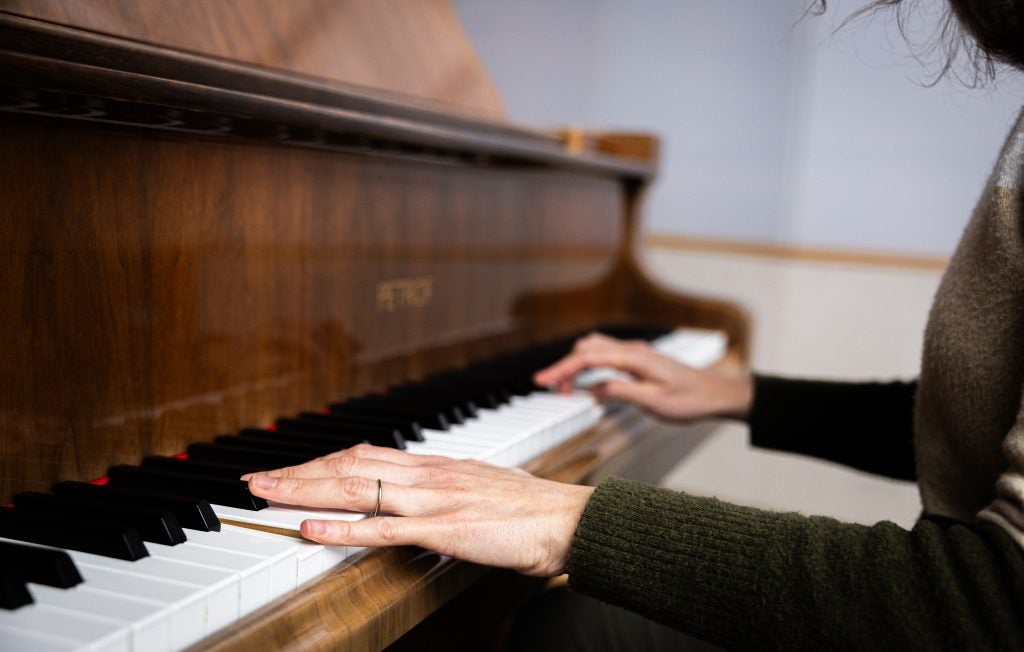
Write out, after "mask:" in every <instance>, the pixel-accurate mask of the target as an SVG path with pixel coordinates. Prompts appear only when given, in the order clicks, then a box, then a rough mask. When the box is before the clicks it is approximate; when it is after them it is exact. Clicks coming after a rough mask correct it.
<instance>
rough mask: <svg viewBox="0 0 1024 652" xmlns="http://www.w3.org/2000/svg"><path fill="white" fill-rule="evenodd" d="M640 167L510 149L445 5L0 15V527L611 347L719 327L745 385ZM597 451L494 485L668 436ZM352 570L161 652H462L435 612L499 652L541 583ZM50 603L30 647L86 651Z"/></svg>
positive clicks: (141, 8) (67, 9) (560, 473)
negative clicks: (300, 420) (570, 352)
mask: <svg viewBox="0 0 1024 652" xmlns="http://www.w3.org/2000/svg"><path fill="white" fill-rule="evenodd" d="M656 149H657V147H656V141H655V140H654V139H653V138H651V137H649V136H642V135H625V134H608V133H585V132H581V131H578V130H577V131H570V132H564V133H553V132H544V131H539V130H531V129H525V128H522V127H518V126H514V125H512V124H509V122H508V121H507V120H506V119H505V115H504V111H503V109H502V105H501V100H500V98H499V95H498V93H497V91H496V89H495V88H494V86H493V84H492V83H491V81H490V80H489V79H488V78H487V76H486V75H485V73H484V71H483V69H482V66H481V65H480V63H479V61H478V60H477V58H476V56H475V54H474V52H473V50H472V47H471V46H470V43H469V41H468V39H467V38H466V36H465V35H464V34H463V32H462V30H461V28H460V25H459V21H458V18H457V15H456V14H455V12H454V10H453V8H452V7H451V6H449V4H447V3H446V2H444V0H417V1H412V0H388V1H380V2H364V1H361V0H350V1H346V0H289V1H288V2H272V1H270V0H218V1H217V2H210V1H208V0H147V1H141V0H75V1H74V2H72V1H66V0H0V251H2V253H3V262H2V270H3V272H2V274H0V305H2V306H3V309H2V310H0V370H2V371H0V401H2V404H0V459H2V465H0V499H2V500H3V501H4V503H5V504H7V503H10V502H12V501H14V503H15V507H14V508H13V509H3V510H2V511H3V514H0V516H5V517H6V516H9V515H10V513H12V512H20V513H22V514H24V513H28V512H31V511H32V509H31V507H30V506H28V505H30V501H28V499H25V498H22V499H19V498H18V496H24V495H26V492H29V495H30V496H33V495H34V496H36V499H37V500H38V501H42V502H41V504H45V503H46V497H45V496H44V497H43V498H39V496H38V494H47V493H48V492H50V491H52V490H53V489H54V485H55V483H58V482H64V483H65V488H67V483H68V481H79V482H87V481H91V480H96V479H100V478H107V477H113V473H112V472H111V471H109V469H111V468H112V467H118V466H119V465H120V466H122V467H124V466H126V465H127V466H132V465H138V464H140V460H143V458H146V459H152V458H153V457H154V456H157V457H162V458H164V459H167V458H169V459H172V460H175V456H177V461H183V458H186V457H187V456H186V455H182V453H183V452H184V451H189V450H193V449H190V446H192V447H194V446H196V443H197V442H209V441H210V440H214V438H216V437H218V436H219V435H223V433H238V432H239V431H242V430H243V429H247V428H249V429H255V430H261V429H262V430H263V431H264V432H274V431H273V430H267V429H266V426H268V425H269V424H274V423H279V422H278V421H277V420H278V419H280V418H281V417H294V415H298V414H306V415H307V416H309V415H310V414H311V413H312V415H314V416H310V417H309V418H312V419H314V420H315V418H316V417H315V415H316V414H320V413H321V411H322V410H323V409H324V406H328V405H339V404H344V403H345V402H346V401H352V400H358V399H359V397H365V396H367V395H376V396H378V397H379V396H385V397H390V398H389V399H388V400H389V401H391V402H390V403H386V404H385V405H387V406H390V407H386V408H385V409H392V410H393V411H394V412H396V413H402V412H405V411H407V410H409V409H410V408H409V407H408V405H405V406H404V407H403V400H404V399H403V393H402V392H396V391H391V388H395V387H396V386H398V387H405V388H408V387H410V386H411V387H414V388H415V387H419V385H417V383H423V382H427V381H429V379H437V378H442V379H445V378H447V379H448V380H447V381H443V382H442V383H441V384H442V385H446V386H452V385H458V384H460V383H461V384H462V385H464V384H465V383H467V382H470V383H475V382H477V381H475V380H466V379H467V378H473V377H472V376H471V375H470V373H471V372H472V370H480V369H484V370H490V371H489V373H490V376H487V377H488V378H489V379H490V380H488V381H487V383H492V382H493V381H494V376H498V377H501V376H502V374H503V373H505V370H511V369H515V370H516V373H518V374H519V377H520V379H521V378H522V377H524V376H523V372H524V369H525V370H526V371H529V369H528V364H540V363H541V362H543V361H544V360H546V359H551V356H553V355H558V354H559V353H562V352H564V351H565V350H566V349H565V347H566V346H567V344H568V343H569V342H571V341H572V338H574V337H575V336H577V335H578V334H581V333H585V332H588V331H590V330H593V329H598V328H604V327H606V326H608V325H611V326H610V327H611V328H612V332H615V333H620V334H625V335H635V334H638V333H639V334H644V333H651V332H667V331H670V330H672V329H675V328H679V327H687V328H694V329H709V330H713V331H717V332H719V333H723V334H724V335H725V337H726V338H727V341H728V349H727V352H726V355H725V363H724V364H727V365H731V366H733V367H737V368H738V367H742V366H743V364H744V363H745V360H746V357H747V347H748V320H747V318H746V316H745V314H744V313H743V311H742V310H741V309H740V308H739V307H737V306H735V305H731V304H729V303H727V302H722V301H716V300H711V299H705V298H700V297H694V296H680V295H678V294H675V293H672V292H670V291H667V290H666V289H664V288H662V287H660V286H659V285H658V284H657V283H656V282H654V281H652V280H651V279H650V278H649V277H648V275H647V274H646V273H645V270H644V267H643V264H642V261H641V260H640V259H639V257H638V252H637V249H638V241H637V237H638V236H637V233H638V229H639V221H640V208H641V200H642V198H643V193H644V189H645V187H646V186H647V184H648V183H649V182H650V181H651V179H652V178H653V175H654V173H655V169H656ZM520 355H521V356H523V357H522V359H521V360H520V362H519V364H516V360H517V357H518V356H520ZM545 356H547V357H546V358H545ZM488 365H489V366H488ZM509 373H511V371H509ZM525 377H527V378H528V374H527V375H526V376H525ZM487 383H485V384H487ZM434 386H435V387H436V385H434ZM489 386H490V385H488V387H489ZM477 389H481V387H477ZM520 389H522V388H521V387H520ZM420 391H421V397H422V389H421V390H420ZM496 391H498V390H497V389H496ZM500 391H504V392H505V393H506V394H509V395H511V394H515V393H516V390H515V389H514V388H513V389H509V388H505V389H501V390H500ZM383 392H386V393H383ZM382 393H383V394H382ZM428 393H429V392H428ZM521 393H523V394H528V393H529V390H525V391H523V392H521ZM506 398H508V397H506ZM420 400H421V399H419V398H418V399H414V402H415V403H416V404H417V405H419V401H420ZM324 416H325V417H326V416H327V415H326V414H325V415H324ZM584 425H585V427H582V428H580V429H577V431H573V432H568V433H563V434H562V436H561V437H560V438H559V439H558V440H557V441H554V442H553V443H552V445H551V446H550V447H549V448H548V449H547V450H544V449H542V448H536V449H531V453H530V456H531V458H532V459H529V460H526V459H520V458H515V459H513V460H512V461H513V462H514V463H518V464H523V465H524V466H526V468H528V469H529V470H531V471H533V472H535V473H538V474H541V475H543V476H546V477H551V478H557V479H561V480H567V481H576V482H585V481H587V480H588V479H591V478H593V477H594V474H595V473H596V472H598V471H599V470H600V469H602V468H605V467H606V466H607V464H608V463H609V460H612V459H613V458H614V457H615V456H616V455H618V454H622V453H624V452H625V453H626V454H628V452H629V451H630V450H635V448H636V447H637V446H639V445H642V442H644V441H645V438H648V439H649V438H651V437H655V436H656V435H657V434H658V433H659V432H662V431H663V430H664V426H663V425H662V424H658V423H656V422H654V421H652V420H651V419H650V418H648V417H646V416H644V415H643V414H640V413H638V412H636V411H634V410H631V409H628V408H619V409H617V410H614V411H608V412H605V413H602V414H601V416H600V417H599V418H597V419H596V420H593V421H587V422H585V424H584ZM279 431H280V429H279ZM369 431H370V429H368V430H367V432H369ZM374 432H376V430H374ZM307 434H308V433H307ZM313 438H315V437H313ZM229 439H231V438H230V437H229ZM670 439H672V441H678V440H679V439H680V438H678V437H677V438H670ZM302 441H303V442H304V443H308V440H307V439H303V440H302ZM669 445H670V446H671V444H669ZM195 450H198V449H195ZM193 457H194V456H193ZM659 457H660V458H666V457H668V458H671V453H668V454H664V453H663V454H660V455H659ZM260 459H262V458H260ZM173 463H177V462H173ZM254 464H255V462H254ZM226 466H231V465H230V464H227V465H226ZM72 484H74V482H72ZM113 486H114V487H115V488H116V486H117V483H116V482H115V483H114V485H113ZM104 489H106V488H104ZM190 491H191V490H190ZM142 493H143V495H145V493H146V492H145V491H143V492H142ZM151 493H152V494H153V495H160V491H157V490H155V489H153V490H152V491H151ZM186 493H188V492H186ZM193 493H200V492H199V490H195V491H194V492H193ZM83 500H86V499H83ZM22 503H24V504H25V505H26V506H24V507H22V506H20V505H22ZM71 504H75V503H74V502H73V501H72V503H71ZM83 504H84V503H83ZM65 507H66V505H65ZM81 512H82V513H80V514H73V515H71V516H69V517H68V518H70V519H71V520H70V521H67V523H69V524H70V525H68V526H67V527H68V528H69V529H75V528H76V527H83V528H84V527H85V526H84V525H82V523H86V522H87V521H83V520H82V519H88V518H90V516H89V510H88V509H86V508H85V507H82V510H81ZM104 518H106V517H103V518H99V519H98V521H103V520H104ZM110 518H113V517H110ZM23 525H24V524H20V525H17V527H23ZM0 527H4V526H3V525H2V521H0ZM224 528H225V529H223V530H222V531H226V530H227V529H231V528H230V526H224ZM263 529H264V530H269V532H266V531H265V532H262V533H260V534H259V535H258V536H259V537H263V538H262V539H261V541H264V542H265V545H266V546H269V547H273V545H277V544H278V541H277V539H276V538H278V537H279V538H280V540H281V541H288V542H290V543H293V544H294V545H298V542H297V540H295V539H290V538H289V537H287V536H286V534H287V533H285V534H281V533H273V532H274V528H263ZM5 531H6V532H13V531H15V530H5ZM186 532H191V530H186ZM213 534H215V533H203V536H213ZM195 536H197V537H198V536H199V535H195ZM233 536H235V535H233ZM237 536H242V535H237ZM252 536H254V537H255V536H257V535H256V534H253V535H252ZM30 538H31V537H30ZM40 541H42V542H43V543H45V542H46V541H47V539H45V537H43V538H42V539H40V540H39V541H37V542H36V543H39V542H40ZM202 541H205V540H204V539H200V544H199V545H206V544H203V543H202ZM210 545H214V544H210ZM311 550H312V549H311ZM351 552H352V551H347V552H346V559H345V560H344V561H343V562H341V563H340V564H337V565H334V566H333V567H330V568H329V567H328V566H329V565H327V564H325V565H324V566H323V572H317V573H313V574H312V575H313V576H304V577H303V578H302V581H301V582H294V581H293V586H294V585H295V584H298V588H297V589H295V588H292V589H291V590H288V591H285V592H284V594H283V595H279V596H276V597H274V599H272V600H270V601H269V602H268V603H267V604H260V605H255V606H254V607H253V608H252V609H249V612H248V613H247V614H246V613H245V610H244V609H243V611H242V612H240V613H239V615H240V616H241V618H240V619H238V620H236V621H235V622H233V623H232V624H230V625H228V626H226V627H218V628H216V629H208V630H206V631H204V632H203V636H202V637H201V640H197V637H195V636H193V637H192V638H190V639H187V640H186V639H177V640H173V641H172V640H168V641H166V642H165V643H166V644H165V645H164V646H165V647H167V648H176V647H181V646H182V644H187V645H195V646H196V647H197V648H199V649H210V650H240V649H246V650H252V649H350V650H370V649H381V648H384V647H388V646H393V647H395V648H396V649H402V648H403V646H404V648H409V649H412V648H413V647H424V646H426V647H429V646H430V645H431V643H430V641H434V644H438V643H437V642H438V641H441V640H443V641H444V643H443V644H438V645H439V646H441V647H451V648H455V647H459V646H460V645H464V646H473V645H478V644H479V643H480V641H481V640H482V639H480V638H479V636H477V635H475V634H471V633H469V632H470V631H471V630H472V629H473V628H470V627H465V628H460V629H459V630H457V631H456V630H454V629H452V628H451V627H450V623H451V622H452V621H451V620H450V619H451V618H453V617H455V616H453V615H452V614H453V613H457V610H459V609H461V610H464V613H465V611H466V610H468V612H469V614H470V615H468V616H463V622H473V623H476V624H479V625H481V626H482V629H487V628H490V630H491V631H493V628H494V627H496V626H498V625H499V624H500V622H501V617H502V616H501V613H502V609H503V608H504V609H507V608H513V607H515V606H516V600H520V599H522V596H524V595H528V594H529V593H530V592H531V591H535V590H536V588H537V585H536V583H535V582H533V581H532V580H527V579H525V578H518V577H516V576H514V575H513V574H511V573H504V572H498V571H493V570H489V569H484V568H480V567H477V566H473V565H471V564H464V563H459V562H454V561H452V560H447V559H441V558H438V557H436V556H434V555H431V554H428V553H425V552H424V551H418V550H410V549H394V550H377V551H363V552H359V553H357V554H349V553H351ZM75 554H80V553H75ZM81 554H87V553H81ZM84 558H86V559H87V561H88V559H92V558H91V557H87V556H86V557H84ZM95 563H96V564H98V565H100V566H102V563H101V562H100V561H95ZM85 566H89V564H85ZM197 566H199V567H202V564H197ZM115 571H116V569H115ZM96 572H97V573H99V574H102V573H101V571H99V570H97V571H96ZM111 573H112V575H111V576H117V577H121V576H118V575H117V572H114V571H111ZM83 574H84V573H83ZM2 576H3V573H2V569H0V579H2ZM86 579H88V578H86ZM121 579H124V577H121ZM179 579H180V582H183V583H187V581H188V580H187V578H185V577H184V576H183V577H182V578H179ZM88 584H89V583H88V581H86V582H85V584H84V586H88ZM171 584H174V582H173V581H171ZM510 587H512V588H510ZM2 590H3V586H0V591H2ZM39 591H40V592H44V591H52V589H50V588H46V589H45V590H44V589H39ZM107 592H108V593H110V592H111V591H110V589H107ZM99 593H103V591H98V592H97V593H96V595H98V594H99ZM48 594H49V593H47V595H48ZM55 599H58V598H55ZM235 599H236V600H237V596H236V598H235ZM241 599H242V601H243V603H244V601H245V600H246V597H245V596H242V598H241ZM61 604H63V603H59V602H58V605H57V606H56V607H47V608H46V609H50V611H46V609H43V610H42V612H41V613H43V616H40V618H41V619H42V621H44V622H49V627H48V629H47V631H45V632H42V633H41V634H40V635H39V636H40V638H39V641H40V643H39V647H37V648H36V649H50V648H51V647H52V649H73V648H74V647H76V646H75V645H70V646H69V645H66V643H67V642H68V640H71V639H73V638H74V637H73V636H72V635H71V634H70V633H69V632H70V628H71V625H70V624H68V625H65V624H64V623H65V622H67V623H71V622H73V621H74V618H73V617H72V615H70V612H71V611H72V609H71V608H70V607H67V608H65V607H62V606H60V605H61ZM126 604H127V603H126ZM140 604H141V603H140ZM36 607H38V605H36ZM25 608H27V609H32V608H34V607H33V606H31V605H30V606H28V607H25ZM140 608H141V607H140ZM204 608H205V607H204ZM18 611H19V610H17V609H9V610H7V611H6V612H3V613H0V647H3V648H6V647H7V646H6V645H5V644H4V641H7V642H11V641H14V640H15V635H14V634H13V633H12V632H14V631H16V630H17V627H18V626H19V625H18V624H17V623H18V621H16V620H12V616H11V614H17V613H18ZM54 614H57V615H61V614H65V615H66V618H67V620H65V619H64V618H63V617H59V618H58V617H54ZM116 617H117V614H113V615H111V616H109V618H114V619H116ZM104 618H105V617H99V619H98V622H101V623H103V622H107V621H105V620H104ZM109 618H108V619H109ZM446 619H447V620H446ZM12 622H13V623H15V624H14V625H11V623H12ZM74 622H77V621H74ZM140 631H141V630H140ZM139 635H140V636H141V634H139ZM474 636H477V637H476V638H474ZM68 637H71V639H68ZM18 640H19V641H22V642H24V640H29V639H25V638H24V637H23V638H19V639H18ZM111 640H113V639H111ZM140 640H141V639H140ZM118 641H119V642H115V644H113V645H114V647H115V648H116V647H117V646H119V645H122V644H124V643H125V642H124V641H123V640H120V639H118ZM44 643H45V644H44ZM126 645H127V646H128V648H129V649H130V648H131V647H132V646H133V645H135V647H139V645H137V641H136V642H135V643H134V644H133V642H132V639H131V638H130V637H129V639H128V640H127V643H126ZM86 647H88V646H86ZM89 649H106V648H103V646H94V647H93V648H89Z"/></svg>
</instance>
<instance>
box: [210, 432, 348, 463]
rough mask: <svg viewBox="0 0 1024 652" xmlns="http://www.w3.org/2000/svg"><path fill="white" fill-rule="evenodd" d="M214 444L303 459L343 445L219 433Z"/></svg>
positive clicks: (310, 458)
mask: <svg viewBox="0 0 1024 652" xmlns="http://www.w3.org/2000/svg"><path fill="white" fill-rule="evenodd" d="M213 443H214V444H218V445H220V446H237V447H240V448H256V449H259V450H265V451H269V452H271V453H283V454H285V455H296V456H300V457H305V461H307V462H308V461H309V460H312V459H316V458H317V457H323V456H324V455H330V454H331V453H337V452H338V451H340V450H343V449H344V448H345V446H340V445H338V444H336V443H334V442H306V443H303V442H296V441H291V442H288V441H267V440H256V439H245V438H243V437H239V436H238V435H221V436H220V437H215V438H214V440H213Z"/></svg>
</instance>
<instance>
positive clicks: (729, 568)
mask: <svg viewBox="0 0 1024 652" xmlns="http://www.w3.org/2000/svg"><path fill="white" fill-rule="evenodd" d="M773 516H774V515H773V514H772V513H770V512H763V511H760V510H753V509H749V508H745V507H738V506H735V505H730V504H728V503H723V502H721V501H718V500H716V499H711V498H699V497H695V496H690V495H687V494H683V493H677V492H673V491H668V490H665V489H658V488H655V487H650V486H646V485H642V484H639V483H636V482H631V481H628V480H621V479H618V478H612V479H609V480H606V481H605V482H603V483H601V485H600V486H598V487H597V489H596V490H595V492H594V494H593V496H592V497H591V499H590V501H589V502H588V503H587V506H586V508H585V510H584V512H583V516H582V518H581V519H580V523H579V526H578V527H577V529H576V534H575V538H574V540H573V543H572V547H571V549H570V552H569V562H568V567H567V569H568V572H569V582H570V584H571V585H572V586H573V587H574V588H576V589H578V590H580V591H582V592H584V593H588V594H590V595H593V596H594V597H597V598H599V599H601V600H604V601H606V602H611V603H613V604H618V605H620V606H623V607H625V608H627V609H630V610H632V611H635V612H638V613H640V614H643V615H645V616H648V617H650V618H654V619H655V620H658V621H659V622H662V623H665V624H667V625H670V626H673V627H676V628H678V629H682V630H685V631H687V632H688V633H690V634H693V635H695V636H698V637H700V638H703V639H705V640H710V641H714V642H716V643H719V644H724V645H729V644H730V643H735V642H738V641H742V640H744V639H745V638H746V637H747V635H748V632H747V631H745V626H744V623H746V624H747V626H751V625H752V623H753V622H754V621H756V620H758V617H757V616H758V614H757V613H755V612H756V611H757V610H758V608H759V607H760V605H759V601H758V599H757V597H756V596H757V591H756V590H755V587H754V584H755V578H756V576H757V572H756V569H757V568H758V560H759V559H760V558H761V556H762V555H763V548H764V545H765V542H764V538H763V537H762V536H761V533H763V531H764V527H765V525H767V523H761V521H769V520H771V519H772V518H773ZM745 611H750V612H751V613H744V612H745Z"/></svg>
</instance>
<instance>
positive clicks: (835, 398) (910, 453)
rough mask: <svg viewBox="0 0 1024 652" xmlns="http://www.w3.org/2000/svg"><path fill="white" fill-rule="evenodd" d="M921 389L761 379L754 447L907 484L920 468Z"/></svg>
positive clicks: (753, 417)
mask: <svg viewBox="0 0 1024 652" xmlns="http://www.w3.org/2000/svg"><path fill="white" fill-rule="evenodd" d="M916 390H917V384H916V383H904V382H891V383H842V382H829V381H810V380H794V379H788V378H776V377H771V376H755V378H754V396H753V402H752V405H751V409H750V412H749V414H748V416H747V421H748V423H749V424H750V440H751V443H752V444H753V445H754V446H758V447H761V448H772V449H776V450H783V451H788V452H793V453H800V454H803V455H810V456H812V457H817V458H821V459H826V460H831V461H834V462H838V463H840V464H845V465H847V466H851V467H853V468H857V469H860V470H863V471H868V472H870V473H877V474H880V475H885V476H889V477H892V478H898V479H903V480H914V479H916V470H915V468H914V442H913V437H914V394H915V392H916Z"/></svg>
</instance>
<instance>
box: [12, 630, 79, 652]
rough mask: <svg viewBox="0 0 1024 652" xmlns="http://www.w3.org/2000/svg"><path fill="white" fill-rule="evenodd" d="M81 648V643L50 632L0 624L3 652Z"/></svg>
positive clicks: (61, 650) (44, 651)
mask: <svg viewBox="0 0 1024 652" xmlns="http://www.w3.org/2000/svg"><path fill="white" fill-rule="evenodd" d="M81 647H82V645H81V643H78V642H77V641H74V640H71V639H69V638H64V637H62V636H59V635H56V634H54V633H52V632H50V631H34V630H31V629H20V628H18V627H16V626H13V625H4V624H0V649H3V651H4V652H65V651H67V650H75V649H78V648H81Z"/></svg>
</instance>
